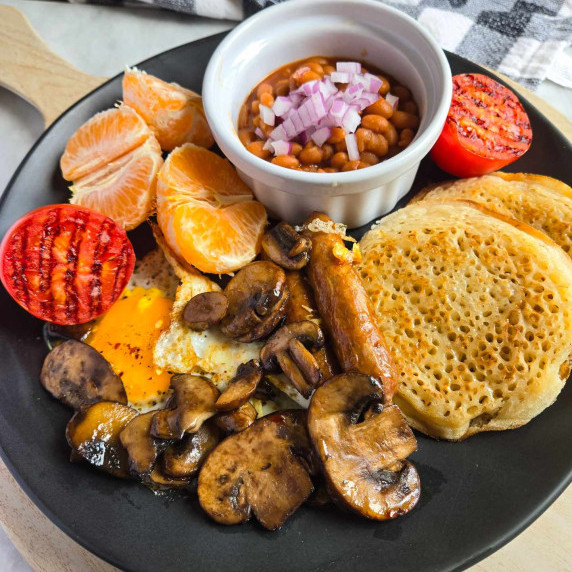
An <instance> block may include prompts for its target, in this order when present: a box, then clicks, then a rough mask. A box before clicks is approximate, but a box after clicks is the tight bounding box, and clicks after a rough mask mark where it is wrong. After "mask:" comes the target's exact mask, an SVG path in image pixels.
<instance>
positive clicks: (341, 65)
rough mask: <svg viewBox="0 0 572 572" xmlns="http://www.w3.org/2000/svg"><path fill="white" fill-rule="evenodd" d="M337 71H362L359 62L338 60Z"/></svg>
mask: <svg viewBox="0 0 572 572" xmlns="http://www.w3.org/2000/svg"><path fill="white" fill-rule="evenodd" d="M336 71H338V72H345V73H361V64H360V63H359V62H337V63H336Z"/></svg>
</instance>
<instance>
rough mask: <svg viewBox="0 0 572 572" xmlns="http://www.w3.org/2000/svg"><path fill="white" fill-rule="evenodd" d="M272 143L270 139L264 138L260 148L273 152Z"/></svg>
mask: <svg viewBox="0 0 572 572" xmlns="http://www.w3.org/2000/svg"><path fill="white" fill-rule="evenodd" d="M273 144H274V143H272V141H271V140H270V139H267V140H266V143H264V145H263V146H262V148H263V149H264V150H265V151H272V153H274V151H273V149H272V145H273Z"/></svg>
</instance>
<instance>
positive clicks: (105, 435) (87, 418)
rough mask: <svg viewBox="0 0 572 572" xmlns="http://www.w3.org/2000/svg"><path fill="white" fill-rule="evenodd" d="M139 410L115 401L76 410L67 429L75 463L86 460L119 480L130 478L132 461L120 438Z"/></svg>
mask: <svg viewBox="0 0 572 572" xmlns="http://www.w3.org/2000/svg"><path fill="white" fill-rule="evenodd" d="M136 416H137V411H135V409H132V408H131V407H127V406H126V405H122V404H120V403H115V402H113V401H98V402H97V403H94V404H93V405H91V406H89V407H88V408H87V409H84V410H82V411H76V412H75V413H74V415H73V417H72V418H71V419H70V421H69V423H68V425H67V427H66V439H67V441H68V443H69V446H70V447H71V448H72V460H73V461H75V460H79V459H83V460H84V461H87V462H88V463H90V464H91V465H93V466H94V467H97V468H98V469H101V470H103V471H107V472H108V473H111V474H112V475H114V476H116V477H122V478H128V477H129V458H128V456H127V451H126V450H125V449H124V447H123V445H122V444H121V440H120V438H119V435H120V433H121V431H123V429H124V428H125V427H126V425H127V424H128V423H129V422H130V421H131V420H132V419H133V418H134V417H136Z"/></svg>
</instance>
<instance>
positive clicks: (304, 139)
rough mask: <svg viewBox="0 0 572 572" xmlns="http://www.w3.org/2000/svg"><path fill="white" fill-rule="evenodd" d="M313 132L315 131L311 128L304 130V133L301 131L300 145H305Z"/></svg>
mask: <svg viewBox="0 0 572 572" xmlns="http://www.w3.org/2000/svg"><path fill="white" fill-rule="evenodd" d="M315 131H316V130H315V129H314V128H313V127H310V128H308V129H306V131H302V133H300V143H302V145H306V143H308V141H310V138H311V137H312V135H313V134H314V132H315Z"/></svg>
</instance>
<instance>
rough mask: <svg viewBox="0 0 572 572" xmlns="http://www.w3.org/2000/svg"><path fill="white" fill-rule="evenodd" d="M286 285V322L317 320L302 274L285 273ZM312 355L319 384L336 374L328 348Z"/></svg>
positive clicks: (298, 272) (294, 271) (313, 301)
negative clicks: (320, 376) (318, 374)
mask: <svg viewBox="0 0 572 572" xmlns="http://www.w3.org/2000/svg"><path fill="white" fill-rule="evenodd" d="M286 284H287V286H288V291H289V292H290V297H289V298H288V301H287V302H286V321H287V322H288V323H291V322H301V321H302V320H315V319H317V318H318V317H319V315H318V310H317V309H316V301H315V300H314V295H313V294H312V290H311V289H310V286H309V284H308V282H307V280H306V278H305V276H304V274H303V273H302V272H301V271H300V270H293V271H290V272H286ZM312 354H313V356H314V357H315V358H316V361H317V362H318V367H319V368H320V371H321V373H322V379H321V382H320V383H324V381H326V380H328V379H330V377H332V376H334V375H335V374H336V373H338V371H339V370H338V368H337V364H336V358H335V356H334V355H332V352H331V350H330V349H329V347H328V346H326V347H323V348H322V349H319V350H318V351H315V352H312Z"/></svg>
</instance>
